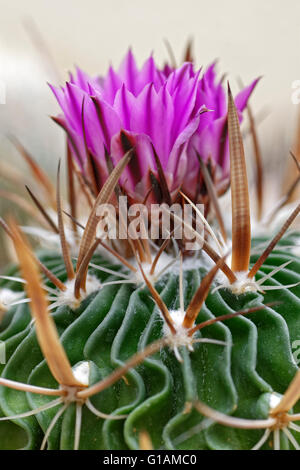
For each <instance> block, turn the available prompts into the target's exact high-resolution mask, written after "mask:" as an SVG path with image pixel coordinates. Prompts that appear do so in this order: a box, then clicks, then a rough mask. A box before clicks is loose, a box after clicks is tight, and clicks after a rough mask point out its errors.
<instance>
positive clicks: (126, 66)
mask: <svg viewBox="0 0 300 470" xmlns="http://www.w3.org/2000/svg"><path fill="white" fill-rule="evenodd" d="M138 74H139V71H138V68H137V65H136V62H135V58H134V56H133V53H132V50H131V49H129V51H128V52H127V54H126V56H125V59H124V60H123V62H122V64H121V65H120V68H119V71H118V75H119V77H120V79H121V80H122V82H123V83H124V84H125V86H126V88H127V89H128V90H129V91H130V92H131V93H133V94H134V95H136V78H137V76H138Z"/></svg>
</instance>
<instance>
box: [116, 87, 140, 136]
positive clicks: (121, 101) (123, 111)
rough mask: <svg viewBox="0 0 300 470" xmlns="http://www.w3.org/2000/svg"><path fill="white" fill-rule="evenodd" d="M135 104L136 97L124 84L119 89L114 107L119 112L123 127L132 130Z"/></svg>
mask: <svg viewBox="0 0 300 470" xmlns="http://www.w3.org/2000/svg"><path fill="white" fill-rule="evenodd" d="M134 105H135V97H134V96H133V94H132V93H131V92H130V91H129V90H128V89H127V88H126V86H125V85H124V84H123V85H122V86H121V88H120V89H119V90H118V91H117V94H116V97H115V101H114V106H113V107H114V109H115V111H116V112H117V113H118V115H119V117H120V119H121V121H122V123H123V127H124V128H125V129H127V130H130V120H131V112H132V109H133V107H134Z"/></svg>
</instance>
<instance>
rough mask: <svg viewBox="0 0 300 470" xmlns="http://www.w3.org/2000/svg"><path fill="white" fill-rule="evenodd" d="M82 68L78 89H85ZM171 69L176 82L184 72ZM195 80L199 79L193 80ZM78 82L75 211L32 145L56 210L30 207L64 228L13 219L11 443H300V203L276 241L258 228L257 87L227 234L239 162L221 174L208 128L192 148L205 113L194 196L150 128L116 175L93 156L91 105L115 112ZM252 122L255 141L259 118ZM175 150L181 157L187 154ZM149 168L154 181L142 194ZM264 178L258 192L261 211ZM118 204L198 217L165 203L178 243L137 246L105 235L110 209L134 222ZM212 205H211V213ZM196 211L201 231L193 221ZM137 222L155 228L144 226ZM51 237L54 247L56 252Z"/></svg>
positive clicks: (123, 141) (8, 296) (118, 161)
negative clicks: (252, 146)
mask: <svg viewBox="0 0 300 470" xmlns="http://www.w3.org/2000/svg"><path fill="white" fill-rule="evenodd" d="M129 59H130V60H132V57H131V56H130V54H129ZM129 59H128V58H127V60H129ZM130 64H131V65H128V64H127V67H133V65H132V62H130ZM78 73H79V75H78V76H79V79H78V80H83V81H84V82H85V83H87V79H86V77H85V76H84V75H83V73H82V72H78ZM110 73H111V74H112V73H113V72H112V71H110ZM165 73H166V75H168V74H171V75H172V73H173V74H175V75H174V76H176V71H173V72H172V71H169V72H165ZM209 73H210V74H211V73H212V69H210V72H209ZM80 74H81V75H80ZM136 74H137V76H138V72H137V71H136ZM189 74H190V75H189V80H192V79H191V77H194V75H193V74H192V71H191V70H190V71H189ZM160 76H161V75H160V74H159V73H158V74H157V77H160ZM195 76H196V78H195V83H198V76H197V75H195ZM157 77H156V79H157V80H158V78H157ZM166 79H167V78H166ZM74 83H75V84H76V80H74V79H73V80H72V81H71V84H69V88H68V89H67V91H66V95H64V96H63V97H62V95H60V94H59V92H58V91H56V92H55V93H56V95H57V97H58V100H59V101H60V104H61V105H62V108H63V110H64V112H65V115H66V116H65V118H62V117H59V118H56V121H57V122H58V123H59V124H60V125H61V126H62V127H63V128H64V129H65V130H66V131H67V138H68V146H67V148H68V152H67V170H68V171H67V178H68V193H69V207H68V210H67V211H66V212H64V206H65V205H66V203H65V202H63V201H62V197H61V191H60V186H61V183H60V164H59V167H58V173H57V184H56V191H55V189H54V186H53V184H52V182H51V181H49V179H48V177H47V176H46V175H45V174H44V173H43V171H42V170H41V168H39V167H38V166H37V164H36V163H35V162H34V160H33V159H32V158H31V156H30V155H29V154H28V153H27V152H26V150H25V149H24V148H23V147H21V146H20V144H18V146H19V148H20V150H21V152H22V154H23V156H25V158H26V160H27V162H28V163H29V164H30V167H31V169H32V170H33V172H34V174H35V178H36V183H37V186H38V187H39V188H40V190H41V193H43V194H45V195H46V200H47V206H45V205H43V203H42V202H41V201H42V200H43V198H42V197H41V196H40V195H38V196H36V195H35V194H34V193H33V191H32V190H31V189H30V188H27V189H28V192H29V195H30V196H31V199H32V201H33V206H32V208H34V209H32V212H33V211H35V215H36V217H37V218H38V219H39V220H40V221H41V222H42V223H43V224H44V226H46V227H48V228H49V229H51V232H49V231H48V230H45V229H41V228H36V227H35V228H33V227H26V228H23V230H21V229H20V227H19V226H18V225H17V223H16V222H15V221H14V220H13V219H12V218H11V219H10V220H9V221H8V222H5V221H4V220H3V219H1V221H0V222H1V226H2V228H3V229H4V231H5V233H6V236H7V238H8V239H9V240H10V241H11V242H12V243H13V245H14V248H15V251H16V254H17V258H18V264H13V265H11V266H10V267H8V268H7V269H6V272H5V274H4V275H3V276H1V281H0V308H1V310H0V313H1V317H0V319H1V320H0V340H1V341H2V342H3V343H4V344H5V352H6V364H3V365H0V371H1V376H0V447H1V448H21V447H22V448H25V449H38V448H41V449H45V448H47V449H111V450H115V449H152V448H154V449H161V448H163V449H198V450H200V449H217V450H218V449H235V450H237V449H245V450H246V449H252V448H254V449H258V448H262V449H280V448H281V449H289V448H291V449H292V448H296V449H299V448H300V426H299V425H297V420H300V408H299V407H300V400H299V399H300V392H299V390H300V375H299V374H300V373H299V369H298V366H297V360H298V358H297V354H298V353H297V347H298V350H299V344H300V341H299V331H300V323H299V322H300V316H299V314H300V298H299V297H300V259H299V256H297V250H298V246H299V236H300V235H299V233H297V232H291V231H290V232H288V229H289V227H290V226H291V224H292V223H293V222H294V220H295V219H296V217H297V216H298V214H299V211H300V205H299V204H298V205H296V206H295V207H294V209H293V210H291V211H290V214H289V216H288V217H287V218H286V220H285V221H284V223H283V225H282V226H281V227H280V228H279V229H278V228H277V230H278V231H277V232H275V233H272V232H271V231H270V230H269V229H268V228H266V227H267V225H268V224H265V225H264V232H263V235H260V236H255V235H253V234H252V233H251V223H250V220H251V218H250V207H249V192H248V178H247V171H246V164H245V156H244V148H243V141H242V135H241V132H240V123H239V121H240V119H241V112H242V110H243V108H244V107H245V105H246V104H247V100H248V97H249V95H250V93H251V91H252V89H253V88H254V85H252V86H251V87H250V88H251V91H250V89H247V90H248V91H247V92H246V94H247V98H245V97H244V105H243V106H241V99H236V100H234V99H233V97H232V94H231V91H230V88H229V86H228V100H227V101H228V113H227V114H226V113H225V115H224V116H221V117H219V119H220V120H221V121H219V123H220V122H223V123H225V124H226V129H228V143H229V145H228V149H229V154H230V165H229V172H230V181H231V184H230V192H231V203H232V229H231V231H229V230H228V228H227V226H228V223H227V220H225V221H224V217H223V216H222V209H221V206H220V202H219V196H220V194H221V193H222V192H224V191H225V189H222V188H221V186H222V184H223V186H224V184H225V186H226V189H227V188H228V176H229V173H228V171H227V169H226V165H225V163H224V165H223V167H221V170H222V171H221V174H222V177H221V179H220V180H217V179H216V173H217V170H220V168H218V164H217V160H216V155H214V154H212V155H210V156H211V159H208V160H207V159H205V158H204V157H205V156H203V154H201V148H202V147H201V145H202V144H201V139H205V138H207V136H206V137H205V135H204V134H203V133H204V131H205V129H204V130H203V129H201V133H200V134H199V136H200V137H199V138H200V144H199V139H198V140H197V138H196V139H195V142H193V141H192V140H193V138H194V137H195V133H196V132H198V130H197V131H196V129H199V128H198V126H199V116H200V115H202V112H203V107H202V104H203V103H200V105H199V110H198V114H197V113H196V114H195V113H194V114H192V117H191V118H190V122H189V123H188V124H187V127H189V130H191V129H193V132H191V135H190V136H189V137H187V135H188V131H187V129H185V137H186V138H187V139H189V140H188V141H187V142H183V145H187V144H189V145H190V148H189V151H190V152H192V154H191V153H190V154H189V153H188V155H189V158H190V159H191V161H193V162H194V165H196V168H197V175H198V178H197V181H198V182H199V180H200V181H201V184H202V190H201V191H200V192H198V193H196V196H195V192H194V191H193V188H192V187H191V186H189V187H188V185H187V180H188V178H190V182H193V181H194V180H193V178H192V177H191V173H192V169H191V167H188V168H187V169H186V174H185V176H184V178H185V177H186V178H187V180H186V181H185V180H184V178H183V179H182V178H181V180H180V181H179V183H178V181H177V182H176V178H175V177H174V179H173V180H170V168H171V167H172V165H170V166H166V165H165V163H164V162H162V161H161V155H159V152H157V148H156V146H155V145H154V143H153V142H152V143H151V142H150V144H149V142H148V141H146V140H145V139H144V136H143V138H141V136H140V135H138V134H134V131H136V129H127V131H126V132H125V131H124V130H123V129H121V131H120V134H118V135H117V137H116V136H115V135H114V136H113V138H112V139H113V141H114V145H112V149H113V150H114V151H115V154H114V155H110V154H107V155H106V159H107V167H106V168H105V169H104V163H103V160H101V158H102V157H101V155H95V152H94V150H95V149H94V147H93V146H94V141H93V136H91V128H92V123H91V120H88V118H89V117H91V115H89V114H88V113H91V109H90V106H91V105H94V110H93V112H94V113H95V114H93V117H94V118H95V119H96V118H98V119H100V114H99V113H101V110H102V112H103V115H105V117H106V118H107V117H108V111H107V109H104V105H103V102H101V99H100V98H99V96H97V95H92V93H91V97H90V98H91V100H90V102H89V101H88V97H87V96H85V95H84V94H80V93H79V91H78V89H77V88H76V87H75V85H74ZM154 83H155V81H154ZM255 84H256V82H255ZM216 90H218V93H219V92H220V89H219V88H218V87H217V88H216V89H215V92H216ZM67 93H69V95H67ZM82 96H83V97H82ZM242 96H244V95H242ZM70 97H71V98H72V97H73V99H74V100H75V102H76V106H75V108H76V110H74V109H73V111H74V113H75V111H76V112H77V114H76V119H79V121H80V122H81V124H82V128H83V132H81V131H78V134H76V133H75V131H74V129H70V127H69V126H70V122H69V121H68V119H69V118H70V116H69V115H68V110H67V109H66V108H67V104H66V103H67V101H66V102H64V101H63V100H64V99H65V100H67V99H70ZM79 98H80V99H79ZM130 99H131V98H130ZM153 99H154V98H153ZM80 100H81V101H80ZM133 101H134V100H133V98H132V102H133ZM78 103H79V104H78ZM177 104H178V103H177ZM206 104H207V105H208V103H204V105H206ZM73 105H74V101H73V104H72V106H73ZM185 105H186V106H187V103H185ZM239 105H240V108H239V107H238V106H239ZM105 106H106V105H105ZM132 106H133V104H132ZM200 110H201V111H200ZM204 111H205V112H207V109H205V110H204ZM78 113H79V114H78ZM103 115H102V118H103ZM195 115H197V122H196V126H195V122H194V119H196V118H195ZM95 116H96V117H95ZM97 116H98V117H97ZM200 117H201V116H200ZM250 117H251V114H250ZM222 119H223V121H222ZM200 121H201V119H200ZM85 122H87V124H86V125H85ZM251 123H252V137H253V138H254V139H256V135H255V126H254V122H253V118H252V121H251ZM110 124H111V125H112V126H113V125H114V124H113V123H112V119H111V121H110ZM210 125H211V126H212V127H210V131H209V132H210V133H211V135H213V139H214V142H216V141H217V144H218V146H219V148H218V152H219V153H220V147H222V148H223V147H224V148H223V152H224V155H223V157H224V161H225V160H226V158H225V156H226V152H227V148H226V145H225V146H224V145H223V142H221V141H218V134H217V133H216V129H215V128H214V127H213V126H214V125H215V123H214V121H212V123H211V124H210ZM89 126H91V128H89ZM208 127H209V126H208ZM207 129H208V128H206V132H208V130H207ZM97 132H99V130H98V131H97ZM109 132H110V133H112V132H116V129H115V128H114V129H113V130H109ZM101 136H102V134H101ZM150 137H151V136H150ZM101 138H102V137H101ZM103 138H104V140H105V139H106V138H107V136H105V135H104V137H103ZM219 138H220V136H219ZM80 139H81V140H80ZM226 139H227V130H226ZM223 140H224V137H223ZM198 144H199V145H198ZM120 145H121V146H123V147H122V154H120ZM149 145H150V147H149ZM147 146H148V147H147ZM256 147H257V146H256ZM145 148H146V149H147V148H148V150H149V148H151V152H153V160H151V165H154V166H153V168H150V169H147V171H148V170H149V173H148V174H146V175H145V174H140V173H139V171H140V168H139V165H141V159H142V158H144V157H145V153H144V152H147V150H145ZM186 148H187V147H186ZM81 152H85V161H84V163H82V162H83V160H81V156H80V153H81ZM172 152H173V150H172V151H171V154H170V156H169V161H171V160H172V158H173V159H175V158H177V157H178V155H177V154H176V157H174V155H175V154H174V153H172ZM74 154H75V155H74ZM117 156H118V157H119V158H117ZM258 157H259V156H258V155H257V160H258ZM145 158H146V157H145ZM178 158H179V157H178ZM184 158H185V157H184V155H183V153H182V154H181V155H180V159H181V160H184ZM76 159H77V160H76ZM296 163H297V165H298V170H299V163H298V162H297V161H296ZM213 164H214V165H215V166H212V165H213ZM151 165H150V167H151ZM182 168H183V167H182ZM257 168H259V165H258V167H257ZM298 170H297V171H298ZM143 171H144V169H143ZM174 171H175V170H174ZM176 171H177V170H176ZM182 171H183V169H182ZM199 172H200V173H199ZM136 174H138V176H139V177H140V181H138V182H137V184H136V186H134V185H133V181H134V182H135V183H136V179H135V176H136ZM173 176H174V175H173ZM261 176H262V175H260V178H258V186H257V188H256V189H257V194H258V209H259V210H258V213H259V217H260V216H261V195H262V194H261V192H262V187H261V186H260V183H261V181H262V180H261ZM298 180H299V178H298V179H297V181H298ZM197 181H194V183H195V182H196V183H197ZM149 184H150V186H149ZM191 184H192V183H191ZM294 186H295V185H294ZM196 187H197V184H196V185H195V187H194V189H195V188H196ZM149 188H150V189H149ZM220 188H221V189H220ZM149 191H150V192H149ZM150 193H152V194H150ZM120 195H127V196H128V200H129V203H128V206H129V207H131V206H132V205H133V204H134V203H135V202H136V201H139V202H141V201H142V204H143V206H144V207H145V209H149V206H150V202H151V203H155V202H158V203H162V202H164V203H171V202H175V201H179V202H180V203H181V204H184V203H187V205H188V206H189V208H190V209H191V210H192V214H193V218H192V221H191V223H187V222H186V221H185V219H183V218H181V217H180V216H178V215H176V214H174V213H171V211H170V210H169V209H168V206H167V205H166V206H165V208H164V209H163V210H164V211H165V213H166V214H168V215H169V216H170V220H171V228H170V232H169V237H167V238H166V239H165V240H163V241H162V240H155V241H154V242H153V241H152V242H150V241H149V239H148V238H147V237H146V238H145V237H144V238H143V237H142V236H140V237H139V238H134V237H133V236H132V233H131V232H130V231H129V230H127V231H126V235H127V237H126V238H125V239H121V238H117V239H111V238H110V237H109V236H108V237H106V238H105V233H104V229H103V226H101V227H100V225H101V222H102V219H103V217H102V216H103V214H102V215H101V216H100V215H99V208H100V207H102V206H103V205H105V204H107V203H109V202H112V206H113V207H114V208H117V211H116V212H115V213H116V217H117V225H118V227H123V225H126V224H125V222H126V223H127V218H128V216H127V213H126V214H124V212H123V210H122V207H121V204H120V202H119V201H120V199H118V197H119V196H120ZM141 198H142V199H141ZM199 202H202V203H204V204H205V206H206V205H207V207H208V209H206V207H205V212H204V215H203V214H201V213H199V212H200V211H199V208H198V206H197V204H198V203H199ZM284 202H285V201H284ZM284 202H282V204H281V206H283V205H284ZM45 207H46V208H45ZM82 208H83V210H82ZM281 209H282V207H277V208H276V211H277V212H278V211H280V210H281ZM87 214H88V216H87V217H86V215H87ZM172 214H173V215H172ZM54 215H55V216H56V220H57V221H55V220H54ZM130 217H131V218H130ZM197 217H199V218H200V220H201V222H202V224H203V230H202V231H199V230H198V229H197V227H196V226H195V223H194V222H195V219H196V218H197ZM129 219H130V220H131V221H132V219H133V215H132V214H131V216H129ZM67 222H68V225H67ZM139 223H140V225H143V222H142V219H139ZM178 225H180V227H184V228H185V229H187V231H188V233H189V235H192V238H193V239H194V241H195V243H196V244H197V243H198V245H199V246H201V249H197V250H196V251H195V252H193V251H192V250H191V249H190V248H188V247H189V245H188V244H187V242H188V240H187V238H182V239H181V240H179V241H178V242H176V240H174V238H175V237H174V232H175V230H176V226H178ZM261 226H262V227H263V224H262V223H261ZM216 227H219V229H220V234H219V233H218V232H217V230H216ZM142 228H143V227H142ZM144 228H145V227H144ZM139 230H141V227H140V228H139ZM23 232H27V234H28V235H31V236H32V235H34V236H35V237H38V238H39V239H40V240H41V244H42V248H40V249H36V250H33V248H32V246H31V245H30V243H29V242H28V240H27V238H26V237H25V235H24V233H23ZM137 232H138V231H137ZM140 233H141V232H139V234H140ZM184 233H186V232H184ZM28 235H27V236H28ZM229 240H231V242H230V243H229ZM49 243H50V244H51V243H52V244H53V245H54V247H56V248H53V247H52V249H50V248H49V247H48V248H47V246H48V245H49ZM43 245H47V246H43ZM229 256H230V257H231V264H230V263H229V261H228V257H229ZM298 356H299V354H298Z"/></svg>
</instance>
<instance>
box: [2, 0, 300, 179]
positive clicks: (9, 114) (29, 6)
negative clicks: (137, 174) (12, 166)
mask: <svg viewBox="0 0 300 470" xmlns="http://www.w3.org/2000/svg"><path fill="white" fill-rule="evenodd" d="M0 12H1V14H0V80H1V81H2V82H4V84H5V85H6V104H5V105H3V104H2V105H0V158H1V159H2V158H8V154H9V155H11V154H13V155H14V154H15V152H14V151H12V150H11V146H10V144H7V142H6V138H5V134H6V133H7V132H12V133H15V134H17V135H18V136H19V138H20V139H21V140H22V141H23V142H24V144H25V145H26V146H27V147H28V148H29V149H30V150H31V151H32V152H33V154H34V155H35V156H36V158H38V159H39V160H43V165H44V166H45V167H48V168H50V171H51V168H52V166H53V165H52V163H53V159H54V158H55V159H57V158H58V157H59V156H61V154H62V152H63V139H62V132H61V131H60V130H59V129H58V128H56V127H55V125H54V124H53V123H52V122H51V121H50V119H49V117H48V115H50V114H51V113H55V112H56V111H57V110H58V107H57V105H56V102H55V100H54V98H53V96H52V94H51V92H50V90H49V88H48V87H47V85H46V81H51V82H57V80H56V76H55V73H53V72H52V71H51V69H50V68H49V64H47V63H45V62H44V61H43V60H41V55H40V54H39V51H38V50H37V48H36V47H35V46H34V44H33V41H32V38H30V36H29V34H28V20H30V19H32V20H33V21H34V22H35V24H36V25H37V27H38V29H39V31H40V33H41V34H42V37H43V39H44V41H45V42H46V43H47V46H48V49H49V50H50V51H51V54H52V57H53V60H54V62H55V63H56V65H57V67H58V70H59V72H60V74H61V77H62V79H65V78H66V77H67V71H68V70H70V69H72V68H73V65H74V64H75V63H76V64H79V65H80V66H81V67H82V68H84V69H85V70H86V71H88V72H89V73H91V74H99V73H105V71H106V69H107V66H108V64H109V63H110V62H112V63H113V64H114V65H116V66H117V65H118V64H119V62H120V61H121V59H122V57H123V55H124V53H125V52H126V50H127V48H128V46H129V45H131V46H133V48H134V52H135V54H136V56H137V58H138V61H139V63H140V64H141V63H142V62H143V61H144V59H145V58H146V57H147V55H148V54H149V53H150V52H151V51H154V54H155V57H156V59H157V60H158V61H159V62H161V63H162V61H163V59H164V58H165V57H166V56H167V53H166V49H165V46H164V43H163V39H164V38H168V40H169V41H170V43H171V44H172V46H173V48H174V51H175V53H176V55H177V58H178V59H180V58H181V55H182V50H183V47H184V44H185V41H186V40H187V38H189V37H191V36H193V37H194V41H195V52H196V57H197V63H198V65H206V64H208V63H209V62H211V61H212V60H213V59H215V58H219V59H220V64H219V69H220V73H223V72H228V73H229V77H230V79H231V82H232V83H233V86H235V90H237V86H236V82H235V79H236V77H237V76H238V75H240V76H242V78H243V80H244V81H245V82H248V81H250V80H251V79H252V78H254V77H256V76H259V75H263V79H262V81H261V83H260V84H259V86H258V88H257V91H256V93H255V96H254V98H253V100H252V102H253V105H254V109H255V110H256V112H258V113H259V112H260V111H261V110H264V109H268V110H269V112H270V114H269V116H268V118H267V119H266V120H265V121H264V122H263V123H262V125H261V126H260V129H259V132H260V136H261V139H262V146H263V149H264V151H265V152H268V153H272V154H274V155H273V160H275V159H276V156H277V158H278V155H277V153H278V148H279V147H280V152H281V151H282V150H283V151H285V150H286V149H288V147H289V146H290V145H291V143H292V140H291V139H292V135H293V134H292V133H293V129H294V127H295V114H296V111H297V108H298V107H299V106H300V105H299V106H296V105H293V104H292V103H291V94H292V89H291V85H292V82H293V81H294V80H297V79H298V80H299V79H300V37H299V36H300V2H299V0H287V1H285V2H283V1H282V0H263V1H261V0H242V1H241V0H227V1H226V2H225V1H222V0H210V1H207V0H205V1H204V0H185V1H179V0H152V1H146V0H126V1H123V0H109V1H103V0H85V1H80V0H52V1H47V0H26V1H22V0H9V1H5V0H0ZM24 23H25V26H24ZM26 24H27V28H26ZM29 27H30V26H29Z"/></svg>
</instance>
